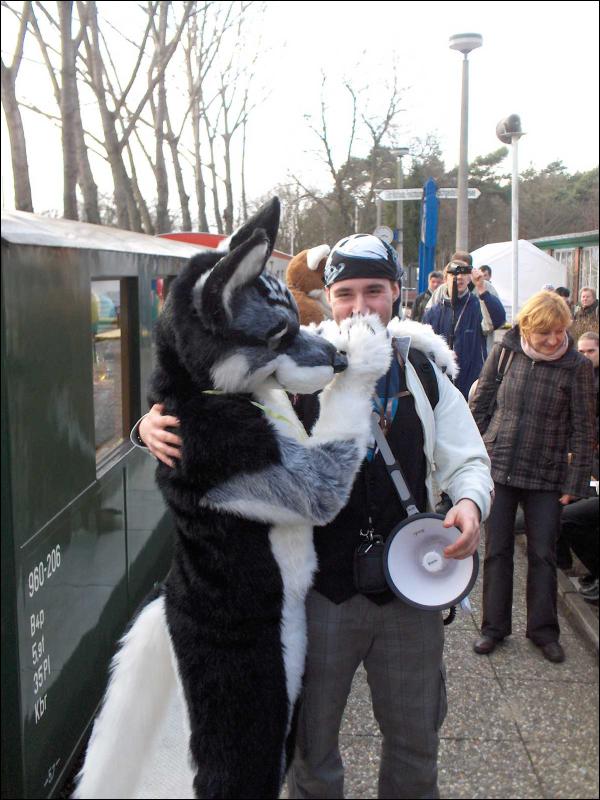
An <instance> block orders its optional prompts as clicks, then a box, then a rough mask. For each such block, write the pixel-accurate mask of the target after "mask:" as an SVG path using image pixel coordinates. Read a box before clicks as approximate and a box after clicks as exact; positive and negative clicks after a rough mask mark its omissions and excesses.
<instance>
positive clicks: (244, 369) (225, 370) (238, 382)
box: [210, 353, 250, 392]
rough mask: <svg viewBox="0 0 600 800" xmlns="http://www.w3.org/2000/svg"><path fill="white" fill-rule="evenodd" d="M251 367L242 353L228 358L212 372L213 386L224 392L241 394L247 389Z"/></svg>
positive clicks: (220, 362) (215, 366)
mask: <svg viewBox="0 0 600 800" xmlns="http://www.w3.org/2000/svg"><path fill="white" fill-rule="evenodd" d="M249 372H250V365H249V364H248V359H247V358H246V356H245V355H243V354H242V353H234V355H232V356H227V357H226V358H224V359H223V360H222V361H219V363H218V364H215V365H214V367H213V368H212V369H211V371H210V376H211V378H212V382H213V386H214V387H215V389H220V390H221V391H222V392H239V391H243V390H244V389H245V388H246V383H247V381H248V373H249Z"/></svg>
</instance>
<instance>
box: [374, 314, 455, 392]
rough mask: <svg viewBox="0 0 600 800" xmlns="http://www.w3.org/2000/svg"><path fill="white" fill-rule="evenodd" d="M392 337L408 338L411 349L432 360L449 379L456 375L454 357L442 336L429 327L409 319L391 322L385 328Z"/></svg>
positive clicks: (396, 319)
mask: <svg viewBox="0 0 600 800" xmlns="http://www.w3.org/2000/svg"><path fill="white" fill-rule="evenodd" d="M387 329H388V331H389V332H390V333H391V335H392V336H398V337H402V336H410V339H411V342H410V345H411V347H414V348H415V349H416V350H420V351H421V352H422V353H424V354H425V355H426V356H430V357H431V358H433V360H434V362H435V364H436V365H437V366H438V367H439V368H440V369H441V370H442V371H443V372H445V373H446V374H447V375H449V376H450V377H451V378H456V377H457V375H458V364H457V363H456V355H455V353H454V352H453V351H452V350H450V348H449V347H448V345H447V344H446V340H445V339H444V337H443V336H438V334H437V333H435V332H434V330H433V328H432V327H431V325H423V323H421V322H415V320H411V319H403V320H399V319H398V318H397V317H396V318H394V319H393V320H391V322H390V323H389V325H388V326H387Z"/></svg>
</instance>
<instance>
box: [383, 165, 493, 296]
mask: <svg viewBox="0 0 600 800" xmlns="http://www.w3.org/2000/svg"><path fill="white" fill-rule="evenodd" d="M429 181H431V182H432V184H433V185H432V186H429V191H428V196H429V195H431V196H430V197H429V203H430V214H429V216H430V219H429V220H427V213H426V209H422V211H421V237H420V241H419V289H420V291H424V287H426V285H427V276H428V274H429V272H431V270H432V269H433V261H434V257H435V244H436V239H437V207H436V209H435V213H434V214H433V201H435V200H436V199H437V200H438V201H439V200H457V199H458V189H454V188H449V189H437V191H435V194H433V189H434V187H435V181H433V180H432V179H431V178H430V179H429ZM429 181H428V182H427V183H426V184H425V186H428V184H429ZM480 195H481V192H480V191H479V189H469V190H468V191H467V198H468V199H469V200H477V198H478V197H479V196H480ZM405 200H423V189H422V188H414V189H381V190H380V191H378V192H377V203H378V214H377V224H378V227H377V228H376V229H375V230H374V231H373V233H374V234H375V236H379V237H380V238H382V239H384V238H385V237H384V236H381V235H380V234H379V233H378V231H379V230H380V229H383V227H384V226H381V225H380V222H381V204H382V202H383V201H389V202H396V203H398V202H404V201H405ZM424 205H425V204H424ZM432 214H433V217H434V218H432ZM424 221H425V222H427V223H428V224H427V225H425V224H424ZM425 229H427V235H425V234H424V231H425ZM387 230H389V228H388V229H387Z"/></svg>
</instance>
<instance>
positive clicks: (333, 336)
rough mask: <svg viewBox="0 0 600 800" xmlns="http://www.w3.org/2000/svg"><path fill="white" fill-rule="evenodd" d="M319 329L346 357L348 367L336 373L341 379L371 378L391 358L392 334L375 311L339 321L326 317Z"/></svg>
mask: <svg viewBox="0 0 600 800" xmlns="http://www.w3.org/2000/svg"><path fill="white" fill-rule="evenodd" d="M319 333H320V334H321V335H322V336H324V337H325V338H326V339H327V340H328V341H329V342H331V344H333V345H334V346H335V347H336V349H337V350H339V352H340V353H343V354H344V355H346V357H347V358H348V369H347V370H346V371H345V372H343V373H341V375H339V376H337V377H336V380H338V378H343V382H344V383H349V382H354V381H355V380H357V379H359V380H362V381H365V382H369V383H370V382H374V381H376V380H377V379H378V378H380V377H381V376H382V375H385V373H386V372H387V370H388V368H389V366H390V362H391V359H392V342H391V338H390V336H389V334H388V332H387V330H386V328H385V326H384V325H383V324H382V322H381V320H380V319H379V317H378V316H377V314H369V315H367V316H364V317H363V316H360V315H353V316H351V317H348V319H345V320H343V321H342V323H341V324H340V325H339V327H338V325H337V324H336V323H335V322H333V320H328V321H327V322H324V323H322V324H321V326H320V330H319Z"/></svg>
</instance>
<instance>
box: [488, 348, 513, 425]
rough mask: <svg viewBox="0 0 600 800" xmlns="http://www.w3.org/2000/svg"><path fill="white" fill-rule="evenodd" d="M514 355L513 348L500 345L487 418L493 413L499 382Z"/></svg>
mask: <svg viewBox="0 0 600 800" xmlns="http://www.w3.org/2000/svg"><path fill="white" fill-rule="evenodd" d="M514 355H515V351H514V350H509V349H508V348H507V347H505V346H504V345H500V356H499V358H498V370H497V372H496V381H495V383H494V391H493V394H492V396H491V398H490V403H489V406H488V412H487V416H488V419H491V418H492V416H493V414H494V410H495V407H496V398H497V396H498V391H499V389H500V384H501V383H502V381H503V380H504V376H505V375H506V373H507V372H508V368H509V367H510V365H511V363H512V360H513V358H514Z"/></svg>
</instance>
